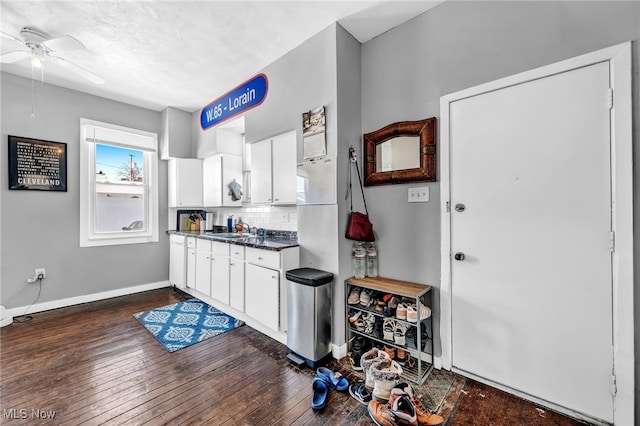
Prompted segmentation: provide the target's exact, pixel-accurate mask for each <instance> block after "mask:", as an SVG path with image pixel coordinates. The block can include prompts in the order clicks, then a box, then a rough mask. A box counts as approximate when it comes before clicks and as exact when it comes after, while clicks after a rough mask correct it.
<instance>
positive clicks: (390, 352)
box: [383, 345, 396, 359]
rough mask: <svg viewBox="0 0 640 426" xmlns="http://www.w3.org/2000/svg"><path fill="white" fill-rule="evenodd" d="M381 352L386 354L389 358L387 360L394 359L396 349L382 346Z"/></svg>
mask: <svg viewBox="0 0 640 426" xmlns="http://www.w3.org/2000/svg"><path fill="white" fill-rule="evenodd" d="M383 350H384V351H385V352H386V353H387V355H388V356H389V359H395V358H396V348H394V347H393V346H387V345H384V349H383Z"/></svg>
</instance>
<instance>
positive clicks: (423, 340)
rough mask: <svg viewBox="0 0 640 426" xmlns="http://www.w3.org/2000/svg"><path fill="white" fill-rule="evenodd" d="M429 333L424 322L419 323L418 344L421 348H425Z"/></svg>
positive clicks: (424, 349)
mask: <svg viewBox="0 0 640 426" xmlns="http://www.w3.org/2000/svg"><path fill="white" fill-rule="evenodd" d="M429 339H430V337H429V333H428V332H427V326H426V325H424V324H420V345H421V346H422V350H423V351H426V350H427V345H428V344H429Z"/></svg>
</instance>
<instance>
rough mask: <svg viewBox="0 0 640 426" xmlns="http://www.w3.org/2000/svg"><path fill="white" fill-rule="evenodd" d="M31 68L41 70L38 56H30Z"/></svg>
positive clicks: (40, 61)
mask: <svg viewBox="0 0 640 426" xmlns="http://www.w3.org/2000/svg"><path fill="white" fill-rule="evenodd" d="M31 66H33V67H34V68H42V60H41V59H40V58H39V57H38V56H35V55H34V56H32V57H31Z"/></svg>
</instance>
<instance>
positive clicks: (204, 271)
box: [195, 239, 211, 296]
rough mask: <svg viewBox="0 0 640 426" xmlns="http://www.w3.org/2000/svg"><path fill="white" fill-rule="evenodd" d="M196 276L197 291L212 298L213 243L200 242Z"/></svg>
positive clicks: (197, 253) (198, 244)
mask: <svg viewBox="0 0 640 426" xmlns="http://www.w3.org/2000/svg"><path fill="white" fill-rule="evenodd" d="M195 275H196V279H195V281H196V282H195V289H196V290H198V291H199V292H200V293H203V294H206V295H207V296H211V243H210V242H209V241H207V240H200V239H199V240H198V243H197V250H196V274H195Z"/></svg>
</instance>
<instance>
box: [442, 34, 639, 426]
mask: <svg viewBox="0 0 640 426" xmlns="http://www.w3.org/2000/svg"><path fill="white" fill-rule="evenodd" d="M600 62H609V66H610V76H611V88H612V89H613V93H614V95H613V99H614V101H613V107H612V108H611V110H610V111H611V194H612V207H613V211H612V226H613V231H614V235H615V250H614V251H613V256H612V272H613V290H612V291H613V294H612V300H613V372H612V374H613V375H614V376H615V379H616V383H615V387H616V388H617V391H616V393H615V397H614V413H613V418H614V423H615V424H620V425H628V424H629V425H630V424H634V374H635V372H634V324H633V284H634V281H633V151H632V145H633V141H632V130H631V129H632V106H631V102H632V100H631V97H632V95H631V90H632V87H631V42H626V43H622V44H618V45H615V46H612V47H608V48H605V49H602V50H598V51H596V52H592V53H588V54H585V55H581V56H578V57H575V58H572V59H568V60H565V61H562V62H558V63H555V64H551V65H548V66H544V67H541V68H537V69H534V70H531V71H527V72H523V73H520V74H516V75H513V76H510V77H506V78H502V79H500V80H496V81H493V82H489V83H486V84H482V85H479V86H476V87H472V88H469V89H465V90H462V91H459V92H455V93H452V94H449V95H445V96H443V97H441V98H440V122H441V123H442V124H441V126H440V161H439V163H440V164H439V167H440V179H441V183H440V187H441V190H440V208H441V217H442V220H441V235H442V244H441V287H440V314H441V315H440V336H441V343H442V356H441V361H442V367H443V368H445V369H447V370H451V368H452V361H453V360H452V341H453V340H452V297H451V212H450V201H451V196H450V194H451V182H450V176H449V173H450V163H449V162H450V157H449V149H450V145H449V144H450V135H449V132H450V125H451V123H450V116H449V107H450V104H451V103H452V102H455V101H459V100H462V99H465V98H469V97H471V96H477V95H480V94H483V93H487V92H491V91H494V90H498V89H502V88H505V87H509V86H513V85H516V84H521V83H525V82H527V81H531V80H535V79H540V78H544V77H548V76H551V75H554V74H558V73H561V72H566V71H570V70H573V69H576V68H581V67H585V66H589V65H593V64H595V63H600ZM502 388H503V389H504V387H502ZM506 390H508V391H510V392H511V393H516V394H518V395H521V394H520V393H517V392H515V391H513V390H509V389H506ZM521 396H524V397H525V398H526V397H527V395H521ZM529 399H531V397H529ZM540 402H542V401H540ZM551 402H552V401H551ZM547 405H548V404H547ZM553 408H555V409H558V410H560V411H562V412H565V413H567V414H571V415H576V414H580V413H572V412H570V411H568V410H566V409H562V407H553Z"/></svg>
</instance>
